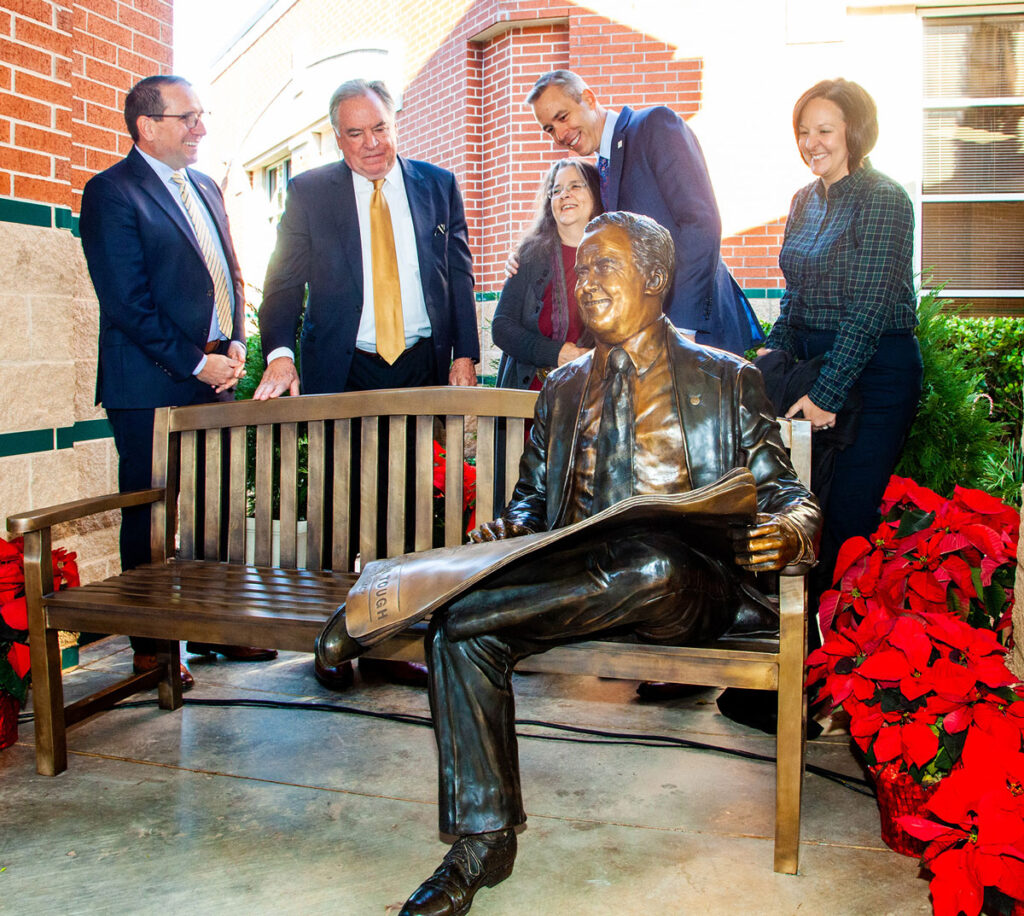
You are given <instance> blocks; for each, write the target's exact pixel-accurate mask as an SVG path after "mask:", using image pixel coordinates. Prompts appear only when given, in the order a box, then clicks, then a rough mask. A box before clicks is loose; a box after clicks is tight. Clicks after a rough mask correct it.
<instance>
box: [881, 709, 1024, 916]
mask: <svg viewBox="0 0 1024 916" xmlns="http://www.w3.org/2000/svg"><path fill="white" fill-rule="evenodd" d="M1015 705H1016V706H1018V707H1024V703H1018V704H1015ZM1019 719H1020V717H1019V716H1018V722H1017V728H1016V729H1014V728H1013V727H1010V725H1009V723H1007V722H1002V723H1000V727H998V728H996V729H989V728H986V727H983V726H981V725H980V723H979V724H978V726H977V727H974V728H972V729H970V732H969V734H968V737H967V740H966V742H965V744H964V749H963V754H962V756H961V758H960V764H959V765H958V766H957V767H956V768H955V769H954V770H953V772H952V773H950V775H949V776H948V777H947V778H946V779H944V780H942V782H941V783H940V785H939V787H938V789H937V790H936V792H935V794H934V795H933V796H932V797H931V799H930V800H929V801H928V802H927V804H926V806H925V811H924V813H922V814H920V815H904V816H903V817H900V818H898V821H899V823H900V826H902V827H903V829H904V830H906V831H907V832H908V833H909V834H911V835H912V836H915V837H917V838H918V839H921V840H924V841H926V842H927V845H926V847H925V850H924V855H923V856H922V860H921V861H922V864H923V865H924V866H925V867H926V868H927V869H928V870H929V871H930V872H931V873H932V879H931V884H930V888H931V892H932V901H933V904H934V909H935V914H936V916H959V914H961V913H964V914H966V916H977V914H978V913H980V912H981V911H982V909H983V908H984V910H985V912H987V913H992V914H994V913H997V912H998V913H1004V914H1008V913H1012V912H1014V908H1015V906H1016V904H1017V903H1019V902H1020V901H1024V753H1022V742H1021V734H1022V731H1021V728H1020V725H1021V722H1020V721H1019Z"/></svg>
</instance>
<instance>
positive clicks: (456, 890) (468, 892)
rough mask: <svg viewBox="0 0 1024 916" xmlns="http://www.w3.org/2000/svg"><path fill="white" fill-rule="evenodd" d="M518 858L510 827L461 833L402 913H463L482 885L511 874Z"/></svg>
mask: <svg viewBox="0 0 1024 916" xmlns="http://www.w3.org/2000/svg"><path fill="white" fill-rule="evenodd" d="M515 860H516V834H515V831H514V830H512V829H511V828H509V829H506V830H496V831H494V832H493V833H476V834H471V835H470V836H463V837H459V838H458V839H457V840H456V841H455V844H454V845H453V846H452V848H451V849H449V850H448V855H446V856H445V857H444V861H443V862H441V864H440V866H439V867H438V869H437V871H435V872H434V874H432V875H431V876H430V877H429V878H427V880H426V881H424V882H423V883H422V884H421V885H420V886H419V887H418V888H417V889H416V891H415V893H413V895H412V896H411V897H410V898H409V899H408V900H407V901H406V902H405V906H404V907H402V911H401V913H399V916H463V914H465V913H468V912H469V908H470V906H471V905H472V903H473V897H474V895H475V894H476V892H477V891H478V890H480V888H481V887H494V885H495V884H498V883H499V882H500V881H504V880H505V879H506V878H507V877H508V876H509V875H511V874H512V864H513V863H514V862H515Z"/></svg>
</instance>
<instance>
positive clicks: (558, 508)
mask: <svg viewBox="0 0 1024 916" xmlns="http://www.w3.org/2000/svg"><path fill="white" fill-rule="evenodd" d="M665 328H666V341H665V343H666V347H667V348H668V355H669V360H670V362H671V365H672V373H673V376H674V380H675V398H676V405H677V407H678V409H679V414H680V419H681V421H682V427H683V444H684V447H685V452H684V455H683V460H684V461H685V462H686V469H687V472H688V474H689V479H690V482H691V485H692V486H693V487H694V488H695V489H696V488H697V487H702V486H705V485H707V484H710V483H714V481H716V480H718V479H719V478H720V477H722V476H723V475H724V474H726V473H727V472H728V471H730V470H732V469H733V468H737V467H747V468H749V469H750V472H751V473H752V474H753V475H754V480H755V481H756V482H757V502H758V511H760V512H771V513H775V514H778V515H783V516H786V517H788V518H790V519H791V520H792V521H793V522H794V524H795V526H796V527H797V528H798V529H799V530H800V531H802V532H803V533H804V534H805V535H806V536H807V537H808V539H809V540H810V541H811V542H815V541H816V539H817V532H818V529H819V527H820V525H821V513H820V511H819V509H818V504H817V502H816V501H815V499H814V497H813V496H812V495H811V494H810V493H809V492H808V491H807V489H806V488H805V487H804V485H803V484H802V483H800V480H799V478H798V477H797V476H796V472H795V471H794V470H793V466H792V464H790V461H789V457H788V455H787V454H786V451H785V448H784V446H783V445H782V440H781V438H780V435H779V425H778V423H777V422H776V420H775V411H774V409H773V408H772V405H771V402H770V401H769V400H768V397H767V395H766V394H765V390H764V382H763V380H762V378H761V373H760V372H759V371H758V370H757V369H755V368H754V367H753V366H752V365H751V364H750V363H748V362H746V361H745V360H742V359H738V358H736V357H733V356H730V355H729V354H726V353H720V352H717V351H714V350H710V349H707V348H705V347H701V346H696V345H694V344H693V343H691V342H690V341H689V340H687V339H686V338H685V337H683V336H682V335H681V334H680V333H679V332H678V331H676V329H675V328H673V327H672V326H671V325H670V324H668V323H666V325H665ZM593 360H594V354H593V352H590V353H587V354H586V355H584V356H581V357H580V358H579V359H577V360H574V361H573V362H571V363H567V364H566V365H564V366H562V367H561V368H559V369H556V370H555V371H554V372H552V373H551V374H550V375H549V376H548V377H547V381H546V382H545V384H544V387H543V388H542V389H541V393H540V396H539V398H538V400H537V409H536V414H535V417H534V424H533V428H532V430H531V433H530V438H529V441H528V442H527V446H526V450H525V452H524V453H523V458H522V463H521V464H520V469H519V471H520V476H519V483H518V484H517V485H516V489H515V492H514V493H513V494H512V499H511V500H510V501H509V505H508V507H507V508H506V509H505V510H504V511H503V512H502V516H504V517H505V518H508V519H510V520H512V521H514V522H517V523H518V524H521V525H525V526H526V527H527V528H529V529H531V530H533V531H549V530H552V529H554V528H558V527H561V525H562V523H563V519H564V517H565V512H566V508H567V501H568V498H569V495H570V486H569V484H570V481H571V473H572V468H573V463H574V455H575V452H576V438H577V435H578V432H579V426H580V411H581V409H582V407H583V401H584V396H585V394H586V388H587V380H588V379H589V377H590V370H591V365H592V363H593Z"/></svg>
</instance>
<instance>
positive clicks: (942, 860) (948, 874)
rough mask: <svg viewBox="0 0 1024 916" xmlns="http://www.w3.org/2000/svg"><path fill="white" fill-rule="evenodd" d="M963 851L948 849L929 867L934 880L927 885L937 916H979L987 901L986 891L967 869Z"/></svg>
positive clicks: (933, 860) (935, 915) (965, 855)
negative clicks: (984, 902) (985, 900)
mask: <svg viewBox="0 0 1024 916" xmlns="http://www.w3.org/2000/svg"><path fill="white" fill-rule="evenodd" d="M966 858H967V854H966V853H965V852H964V851H963V850H962V849H956V848H953V849H949V850H947V851H946V852H944V853H942V854H941V855H939V856H936V857H935V858H934V859H932V861H931V862H930V863H929V865H928V867H929V868H930V869H931V871H932V874H934V875H935V877H934V878H932V880H931V883H930V884H929V885H928V886H929V888H930V889H931V892H932V905H933V908H934V916H960V914H961V913H962V914H963V916H978V914H979V913H980V912H981V904H982V901H983V900H984V888H983V887H982V886H981V883H980V882H979V881H978V879H977V878H976V877H975V876H974V874H973V872H972V871H971V870H970V869H968V868H967V867H966V866H965V864H964V860H965V859H966Z"/></svg>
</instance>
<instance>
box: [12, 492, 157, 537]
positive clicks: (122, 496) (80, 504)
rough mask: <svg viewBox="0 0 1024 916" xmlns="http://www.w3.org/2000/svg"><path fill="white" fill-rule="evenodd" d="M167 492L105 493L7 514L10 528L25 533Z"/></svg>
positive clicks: (154, 500)
mask: <svg viewBox="0 0 1024 916" xmlns="http://www.w3.org/2000/svg"><path fill="white" fill-rule="evenodd" d="M165 493H166V491H165V490H164V489H163V488H162V487H160V488H153V489H149V490H132V491H131V492H130V493H108V494H107V495H106V496H90V497H89V498H87V499H76V500H73V501H72V502H69V503H60V504H59V505H56V506H47V507H46V508H45V509H36V510H34V511H32V512H20V513H18V514H17V515H9V516H8V517H7V530H8V531H10V532H11V533H12V534H26V533H27V532H29V531H41V530H42V529H44V528H52V527H53V526H54V525H59V524H60V523H61V522H70V521H73V520H74V519H78V518H85V517H86V516H89V515H98V514H99V513H100V512H109V511H110V510H111V509H126V508H128V507H130V506H144V505H146V504H147V503H157V502H160V500H162V499H163V498H164V495H165Z"/></svg>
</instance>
